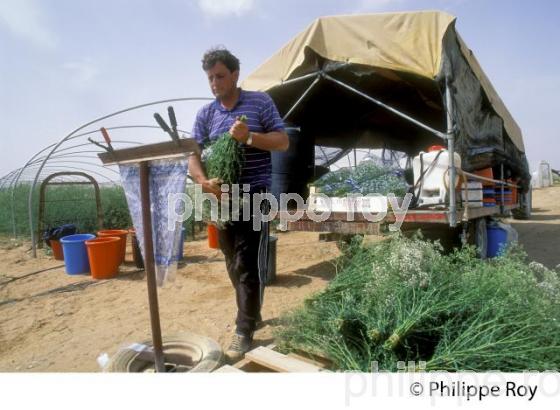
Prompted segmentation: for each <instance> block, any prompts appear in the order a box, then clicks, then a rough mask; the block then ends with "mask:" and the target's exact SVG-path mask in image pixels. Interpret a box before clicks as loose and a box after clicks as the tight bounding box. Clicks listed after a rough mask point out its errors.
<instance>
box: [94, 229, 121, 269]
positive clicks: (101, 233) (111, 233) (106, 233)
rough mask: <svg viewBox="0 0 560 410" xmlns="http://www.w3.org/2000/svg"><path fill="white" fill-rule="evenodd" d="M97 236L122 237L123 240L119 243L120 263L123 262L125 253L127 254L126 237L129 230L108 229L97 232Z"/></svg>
mask: <svg viewBox="0 0 560 410" xmlns="http://www.w3.org/2000/svg"><path fill="white" fill-rule="evenodd" d="M97 236H99V237H100V238H103V237H106V236H116V237H118V238H121V241H120V243H119V245H120V248H119V252H120V253H119V257H120V263H123V262H124V255H125V254H126V237H127V236H128V231H127V230H125V229H108V230H104V231H99V232H97Z"/></svg>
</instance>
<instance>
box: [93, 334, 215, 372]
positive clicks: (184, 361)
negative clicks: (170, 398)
mask: <svg viewBox="0 0 560 410" xmlns="http://www.w3.org/2000/svg"><path fill="white" fill-rule="evenodd" d="M140 345H145V346H147V347H148V348H151V347H152V346H153V345H152V340H151V339H150V340H144V341H142V342H140ZM163 354H164V361H165V367H166V370H167V372H175V373H181V372H212V371H214V370H215V369H217V368H218V367H219V366H220V365H221V364H222V362H223V352H222V348H221V347H220V345H219V344H218V343H217V342H215V341H214V340H212V339H210V338H207V337H204V336H199V335H196V334H193V333H188V332H184V333H179V334H177V335H172V336H164V337H163ZM154 367H155V366H154V362H153V359H151V357H149V356H147V355H146V354H145V353H142V352H139V351H136V350H133V349H121V350H119V351H118V352H117V353H116V354H115V355H114V356H113V357H112V358H111V360H110V361H109V363H108V364H107V367H106V368H105V370H104V371H106V372H119V373H143V372H153V371H154Z"/></svg>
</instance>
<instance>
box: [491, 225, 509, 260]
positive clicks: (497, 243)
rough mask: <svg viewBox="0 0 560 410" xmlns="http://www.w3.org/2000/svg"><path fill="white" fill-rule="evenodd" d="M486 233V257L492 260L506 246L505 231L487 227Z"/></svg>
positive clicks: (495, 227)
mask: <svg viewBox="0 0 560 410" xmlns="http://www.w3.org/2000/svg"><path fill="white" fill-rule="evenodd" d="M486 232H487V234H488V248H487V249H488V250H487V251H488V257H489V258H493V257H495V256H498V255H500V254H501V253H502V252H503V250H504V248H505V246H506V245H507V231H506V230H505V229H502V228H500V227H498V226H492V225H489V226H488V227H487V228H486Z"/></svg>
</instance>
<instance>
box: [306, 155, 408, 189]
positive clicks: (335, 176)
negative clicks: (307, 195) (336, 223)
mask: <svg viewBox="0 0 560 410" xmlns="http://www.w3.org/2000/svg"><path fill="white" fill-rule="evenodd" d="M313 185H314V186H315V187H317V188H318V191H319V192H321V193H323V194H325V195H327V196H330V197H340V196H345V195H346V194H349V193H358V194H361V195H367V194H374V193H376V194H381V195H387V194H389V193H393V194H395V196H398V197H402V196H404V195H405V194H406V192H407V189H408V186H407V184H406V182H405V180H404V178H403V176H402V171H400V170H397V169H394V168H390V167H386V166H383V165H379V164H377V163H375V162H374V161H371V160H368V161H362V162H361V163H359V164H358V165H357V166H356V167H355V168H341V169H339V170H336V171H332V172H329V173H328V174H325V175H323V176H322V177H321V178H319V179H318V180H317V181H315V182H314V183H313Z"/></svg>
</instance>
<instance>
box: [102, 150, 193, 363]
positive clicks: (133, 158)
mask: <svg viewBox="0 0 560 410" xmlns="http://www.w3.org/2000/svg"><path fill="white" fill-rule="evenodd" d="M198 150H199V148H198V144H197V143H196V142H195V141H194V140H193V139H182V140H178V141H172V142H163V143H158V144H149V145H143V146H141V147H135V148H126V149H121V150H112V151H109V152H105V153H102V154H99V159H101V162H103V164H104V165H115V164H126V163H138V164H139V166H140V197H141V198H140V204H141V210H142V226H143V227H144V267H145V270H146V277H147V282H148V303H149V306H150V323H151V326H152V340H153V346H154V364H155V369H156V372H165V360H164V356H163V343H162V339H161V326H160V320H159V304H158V295H157V284H156V269H155V261H154V241H153V237H152V213H151V210H150V178H149V175H150V168H149V162H150V161H152V160H155V159H168V158H179V157H184V156H185V155H187V154H190V153H193V152H198Z"/></svg>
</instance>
